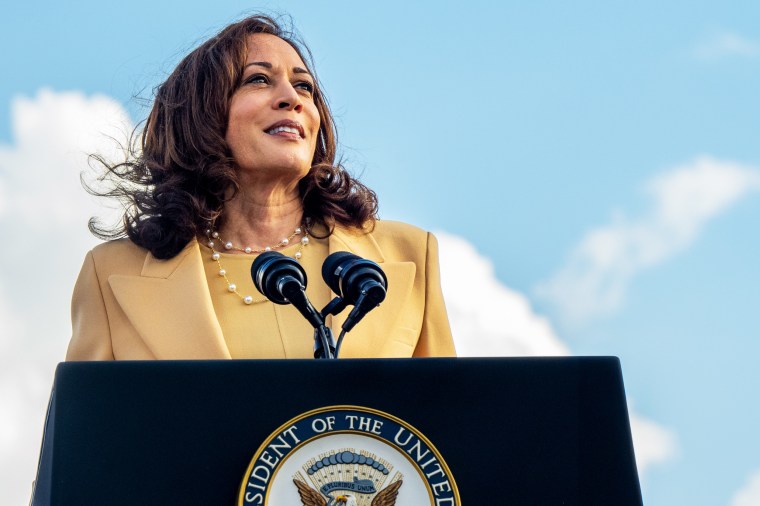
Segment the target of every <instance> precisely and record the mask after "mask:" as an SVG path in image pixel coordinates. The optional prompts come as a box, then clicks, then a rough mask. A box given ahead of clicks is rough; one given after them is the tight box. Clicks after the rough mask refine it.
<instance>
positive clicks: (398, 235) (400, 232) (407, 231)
mask: <svg viewBox="0 0 760 506" xmlns="http://www.w3.org/2000/svg"><path fill="white" fill-rule="evenodd" d="M372 234H373V235H374V236H376V237H381V238H385V237H387V238H390V239H397V240H398V239H405V240H411V241H427V238H428V232H427V231H426V230H423V229H421V228H419V227H417V226H414V225H410V224H409V223H404V222H401V221H392V220H377V221H376V222H375V228H374V230H373V231H372Z"/></svg>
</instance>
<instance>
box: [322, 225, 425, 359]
mask: <svg viewBox="0 0 760 506" xmlns="http://www.w3.org/2000/svg"><path fill="white" fill-rule="evenodd" d="M329 248H330V254H332V253H335V252H336V251H349V252H351V253H354V254H355V255H358V256H360V257H362V258H366V259H367V260H372V261H373V262H376V263H377V264H379V265H380V267H381V268H382V269H383V271H384V272H385V276H386V277H387V278H388V295H387V296H386V298H385V300H384V301H383V303H382V304H381V305H380V307H378V308H375V309H374V310H373V311H372V312H371V313H369V314H368V315H367V316H365V317H364V319H363V320H362V321H361V322H359V324H358V325H356V327H354V328H353V329H352V330H351V332H350V333H349V334H347V335H346V338H345V340H344V343H343V346H342V348H341V357H345V358H355V357H365V358H366V357H380V356H384V355H385V353H383V349H384V348H385V344H386V343H387V342H389V341H391V340H392V339H393V335H392V334H393V332H394V327H395V326H394V323H395V322H396V320H397V318H398V315H400V314H401V313H402V312H403V310H404V305H405V302H406V300H407V298H408V297H409V295H410V294H411V292H412V286H413V284H414V276H415V270H416V267H415V265H414V262H393V261H386V258H385V256H384V255H383V252H382V251H381V249H380V246H379V245H378V244H377V241H376V240H375V238H374V237H373V236H372V234H371V233H356V234H355V233H352V232H349V231H347V230H344V229H342V228H337V227H336V229H335V231H334V232H333V234H332V235H330V238H329ZM352 308H353V306H349V307H348V308H346V310H345V311H343V312H342V313H340V314H339V315H337V316H334V317H332V323H331V325H330V327H331V328H332V331H333V334H334V335H335V338H336V339H337V338H338V336H339V335H340V332H341V326H342V325H343V322H345V321H346V317H347V316H348V313H350V312H351V309H352Z"/></svg>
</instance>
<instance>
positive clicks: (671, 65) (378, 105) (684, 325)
mask: <svg viewBox="0 0 760 506" xmlns="http://www.w3.org/2000/svg"><path fill="white" fill-rule="evenodd" d="M257 8H263V9H270V10H275V11H285V12H288V13H289V14H291V15H292V16H293V18H294V20H295V23H296V26H297V27H298V29H299V31H300V32H301V33H302V35H303V36H304V38H305V39H306V41H307V42H308V43H309V45H310V46H311V49H312V51H313V53H314V55H315V60H316V67H317V70H318V73H319V76H320V78H321V80H322V82H323V85H324V87H325V89H326V90H327V93H328V97H329V98H330V101H331V104H332V106H333V110H334V112H335V114H336V116H337V120H338V125H339V128H340V139H341V144H342V146H343V153H344V155H345V157H346V161H347V165H348V166H349V167H351V168H352V169H353V170H354V171H355V172H357V173H361V174H362V177H363V180H364V181H365V182H366V183H367V184H369V185H370V186H371V187H372V188H374V189H375V190H376V191H377V192H378V194H379V196H380V203H381V216H382V217H384V218H386V219H400V220H404V221H408V222H411V223H415V224H417V225H419V226H422V227H424V228H427V229H431V230H434V231H437V232H438V233H439V235H440V236H441V244H442V256H443V255H444V254H445V255H446V258H448V259H450V260H449V263H448V264H444V265H443V266H442V268H443V269H444V273H443V274H444V281H445V282H446V280H449V281H448V283H449V284H450V285H449V286H450V287H449V288H448V292H447V293H451V294H455V292H456V288H458V287H461V286H463V285H464V284H466V283H473V281H472V280H469V281H468V280H467V279H464V278H462V277H461V276H460V275H459V274H458V273H456V272H454V268H453V267H452V268H448V269H449V270H446V269H447V267H446V265H453V263H454V262H455V261H459V262H463V261H464V260H469V261H471V262H472V264H473V265H474V266H475V267H473V269H474V270H475V271H477V273H478V274H477V276H476V278H477V279H478V280H480V281H482V286H487V287H490V288H484V290H492V291H493V293H494V294H496V295H495V300H499V301H502V303H503V306H499V307H497V308H496V309H495V310H499V311H501V312H502V313H504V314H505V316H504V318H505V320H506V321H504V322H501V325H502V326H503V327H499V326H498V325H497V326H494V325H493V324H492V323H488V322H487V321H486V320H488V317H487V315H486V316H483V318H482V319H480V320H477V321H476V317H477V314H481V313H477V311H481V310H482V308H479V309H477V311H476V309H473V308H469V309H472V311H470V312H468V310H467V309H468V308H467V307H466V304H467V303H468V302H467V301H462V300H458V299H455V295H452V300H451V301H450V302H449V306H450V312H451V313H452V314H451V316H452V323H453V325H454V329H455V331H456V330H457V329H459V331H460V332H459V334H458V335H457V339H458V344H459V345H460V349H463V350H465V351H467V352H468V354H487V353H488V354H490V353H495V354H510V353H512V352H515V350H517V349H522V350H523V351H524V352H525V353H528V354H536V353H542V352H545V353H550V352H551V353H563V352H567V351H569V352H570V353H573V354H595V355H596V354H614V355H618V356H620V357H621V360H622V363H623V369H624V373H625V381H626V388H627V392H628V396H629V400H630V402H631V405H632V410H633V411H634V413H635V415H636V417H637V418H636V419H637V420H640V426H641V427H642V429H641V434H642V435H641V436H640V440H641V441H642V443H640V444H641V445H643V446H640V447H639V448H642V450H641V455H644V454H646V455H648V456H649V457H648V458H647V459H645V460H646V462H645V463H643V464H642V462H640V467H642V469H643V471H642V477H643V489H644V497H645V503H646V504H648V505H654V506H657V505H663V506H664V505H668V506H677V505H689V506H699V505H705V506H706V505H725V506H747V505H749V504H760V456H759V455H760V442H759V441H760V438H758V430H757V427H758V426H760V408H759V407H758V403H757V402H756V401H755V397H757V392H758V389H759V388H760V372H757V371H756V367H755V362H756V357H757V356H759V355H760V339H758V338H760V312H759V311H757V309H756V308H757V306H758V302H760V290H759V289H758V286H760V269H758V268H757V260H756V259H757V258H760V238H758V234H757V233H756V230H757V228H758V219H759V218H760V183H759V182H758V181H759V180H760V142H758V141H759V140H760V101H758V96H757V90H758V89H760V24H758V20H759V19H760V5H758V4H757V3H756V2H750V1H745V2H741V1H729V2H716V1H713V2H705V1H689V2H686V1H678V2H675V1H673V2H665V3H663V2H653V1H644V2H637V3H635V4H634V3H630V2H605V3H603V4H602V3H601V2H588V1H578V2H533V3H531V4H530V5H527V4H526V3H525V2H505V3H504V5H501V6H498V7H497V6H494V5H492V3H491V2H478V1H470V2H466V3H455V2H436V3H416V4H413V3H410V2H383V3H381V4H380V3H378V4H375V5H356V3H355V2H329V3H321V4H320V3H315V2H289V3H287V4H286V3H275V2H270V3H266V4H253V3H247V2H231V1H226V2H225V1H221V2H216V3H215V5H214V6H213V7H212V6H211V4H210V3H209V2H193V1H186V2H164V3H161V4H158V3H157V2H150V3H149V2H143V1H135V2H130V3H129V4H126V5H125V4H117V3H106V2H100V3H96V2H90V1H83V2H75V5H66V6H64V5H63V4H61V3H57V2H56V3H54V2H32V3H29V4H26V5H21V4H18V3H17V4H13V5H10V6H5V7H4V8H3V10H2V14H3V15H2V16H0V45H1V47H3V48H4V49H3V60H4V61H3V72H2V75H3V78H2V79H0V230H2V232H3V236H4V237H6V239H7V240H8V241H10V242H11V244H14V245H16V246H17V247H12V248H6V249H5V251H3V252H2V253H0V261H2V268H0V334H5V337H3V338H0V352H2V355H0V356H2V357H3V358H2V364H0V365H4V366H5V367H4V371H5V372H3V373H0V403H2V404H4V405H5V406H6V407H8V406H10V408H9V410H8V412H10V413H12V415H13V417H14V418H12V419H8V420H7V421H6V422H4V424H3V425H2V426H0V443H2V444H4V445H6V447H5V449H6V450H7V452H6V451H3V452H0V453H2V454H7V455H18V456H21V455H26V454H28V453H34V452H36V445H37V444H38V442H39V439H38V438H39V425H40V424H41V421H40V418H41V417H42V413H43V410H44V402H45V396H46V395H47V391H49V378H50V371H52V368H53V366H54V364H55V362H56V361H57V360H58V359H60V357H61V355H62V353H63V350H64V349H65V346H66V341H67V339H68V335H69V332H70V331H69V328H68V318H67V311H68V297H69V295H70V290H71V286H72V284H73V280H74V278H75V276H76V273H77V271H78V268H79V265H80V263H81V258H82V256H83V254H84V252H85V251H86V249H87V248H89V247H91V246H92V244H94V240H93V239H91V238H89V237H88V236H87V233H86V230H85V229H84V227H85V219H86V216H88V215H89V214H88V213H91V212H94V211H92V210H93V209H97V208H96V207H88V206H90V205H91V201H90V199H89V198H88V197H87V196H86V195H85V194H84V192H82V191H81V190H79V189H78V179H77V178H78V172H79V170H81V168H82V167H81V166H80V165H77V163H75V162H72V161H69V159H68V158H66V156H68V154H70V153H72V152H76V153H79V152H84V151H87V149H90V147H91V146H102V142H100V141H97V142H96V141H92V142H90V141H87V142H89V143H87V142H85V143H84V144H82V142H80V141H81V138H82V137H81V136H79V137H77V136H75V135H73V134H72V133H71V132H75V131H76V132H79V131H80V130H81V132H85V131H90V130H91V129H93V128H96V127H97V126H98V125H99V123H97V119H98V118H101V117H102V116H103V114H104V111H106V113H107V114H110V116H109V117H114V116H119V115H123V114H124V112H125V113H126V114H127V115H128V116H129V118H130V121H131V122H136V121H138V120H141V119H142V118H143V117H144V116H145V114H146V109H145V105H144V102H143V101H141V100H140V99H139V98H135V97H142V98H148V99H149V98H150V92H151V89H152V87H153V86H155V85H157V84H158V83H159V82H161V80H162V78H163V77H164V76H165V75H166V74H167V72H169V71H171V69H172V68H173V66H174V64H175V63H176V62H177V60H178V58H179V57H181V56H182V55H184V54H185V53H186V52H187V50H188V49H190V48H192V47H193V46H194V45H195V43H196V42H197V41H199V40H201V39H203V38H204V37H206V36H208V35H210V34H212V33H213V32H214V31H215V30H216V29H218V28H220V27H221V26H223V25H224V24H226V23H227V22H229V21H231V20H233V19H235V18H237V17H239V16H240V15H241V14H243V13H246V12H251V11H252V10H254V9H257ZM41 90H47V91H41ZM97 97H100V98H97ZM109 111H110V112H109ZM72 115H73V116H72ZM90 118H94V119H93V120H92V122H91V121H90ZM14 125H15V127H14ZM72 125H73V126H72ZM75 127H76V128H75ZM14 128H16V132H15V133H14ZM78 129H80V130H78ZM87 129H90V130H87ZM102 130H106V131H110V130H108V127H107V126H103V127H102ZM19 132H27V133H26V134H25V135H19ZM82 135H84V134H82ZM69 140H71V143H70V144H67V142H69ZM93 142H94V144H93ZM67 146H68V147H67ZM59 154H60V156H59ZM59 160H60V163H58V161H59ZM62 188H66V190H65V192H64V191H63V190H61V189H62ZM66 192H70V193H66ZM51 195H53V196H55V195H59V197H60V195H64V196H65V197H66V199H63V198H62V197H61V202H58V203H55V205H56V207H54V208H53V207H52V205H51V204H50V202H49V199H50V198H54V197H50V196H51ZM22 197H23V198H22ZM43 197H44V198H47V199H48V200H44V199H43ZM67 199H68V200H67ZM92 205H94V204H92ZM52 209H55V211H54V212H53V213H52V214H53V215H54V216H53V217H51V210H52ZM46 216H47V218H46ZM444 247H446V248H448V249H447V252H445V251H444V250H443V248H444ZM444 260H445V258H444ZM468 286H469V285H468ZM444 289H445V290H446V289H447V288H446V286H444ZM30 307H45V308H48V309H49V311H50V313H51V314H50V318H46V319H44V320H45V321H33V320H34V319H33V318H31V316H30V315H33V314H35V313H34V312H33V311H32V310H31V309H29V308H30ZM476 313H477V314H476ZM472 314H476V316H472ZM466 315H470V316H466ZM467 318H470V319H469V320H467ZM477 318H479V317H477ZM11 335H12V336H21V337H8V336H11ZM43 335H44V336H45V337H44V338H41V337H39V336H43ZM483 336H486V337H483ZM536 343H538V344H536ZM520 346H522V347H523V348H520ZM19 377H21V378H22V380H19ZM18 385H22V387H19V386H18ZM22 394H23V395H22ZM27 397H33V398H34V399H35V401H34V402H33V403H32V402H27V401H25V400H24V399H26V398H27ZM39 406H41V407H39ZM21 426H24V427H27V428H25V429H23V430H22V429H20V428H19V427H21ZM35 437H37V439H36V440H35V439H34V438H35ZM14 441H23V442H24V444H25V445H26V446H14V444H15V443H14ZM29 448H31V450H29ZM14 452H15V453H14ZM641 455H640V457H641ZM21 460H22V461H23V462H24V463H25V464H24V466H12V465H11V463H10V461H6V460H3V461H2V462H0V465H2V468H3V469H4V470H8V472H5V471H4V472H5V475H6V476H9V477H13V478H14V481H9V482H8V483H14V486H16V485H15V484H16V483H18V482H20V483H28V482H29V481H31V479H32V474H33V463H34V461H35V460H36V455H34V456H33V457H32V458H28V457H24V458H22V459H21ZM11 467H16V468H18V470H13V469H11ZM14 472H16V473H17V474H13V473H14ZM9 479H10V478H9ZM0 488H3V489H5V488H6V487H5V486H2V487H0ZM26 490H27V488H26V487H22V488H21V490H20V491H19V492H18V497H19V501H21V500H22V499H21V498H22V497H23V496H24V494H26ZM753 494H754V495H753Z"/></svg>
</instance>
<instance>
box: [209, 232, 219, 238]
mask: <svg viewBox="0 0 760 506" xmlns="http://www.w3.org/2000/svg"><path fill="white" fill-rule="evenodd" d="M211 237H213V238H214V239H219V232H216V231H214V232H212V233H211Z"/></svg>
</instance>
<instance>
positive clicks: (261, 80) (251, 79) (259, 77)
mask: <svg viewBox="0 0 760 506" xmlns="http://www.w3.org/2000/svg"><path fill="white" fill-rule="evenodd" d="M245 82H246V84H266V83H268V82H269V78H268V77H267V76H265V75H264V74H253V75H251V76H248V78H247V79H246V80H245Z"/></svg>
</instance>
